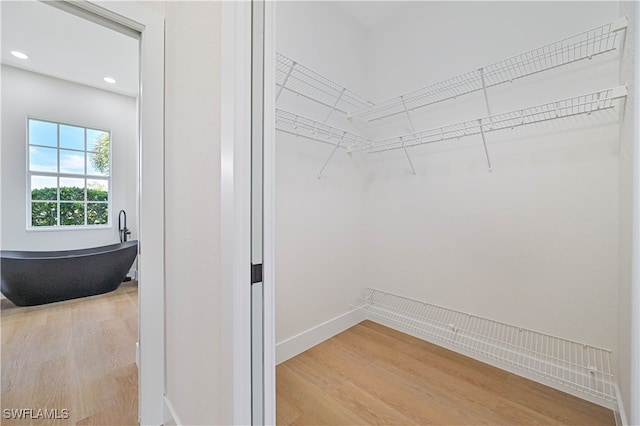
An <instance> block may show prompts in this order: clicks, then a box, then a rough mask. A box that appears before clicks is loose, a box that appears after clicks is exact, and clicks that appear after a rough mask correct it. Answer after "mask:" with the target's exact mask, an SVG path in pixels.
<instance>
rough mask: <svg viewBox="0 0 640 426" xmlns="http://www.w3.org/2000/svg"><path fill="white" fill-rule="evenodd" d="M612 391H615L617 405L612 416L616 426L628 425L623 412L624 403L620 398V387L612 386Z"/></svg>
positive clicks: (625, 414)
mask: <svg viewBox="0 0 640 426" xmlns="http://www.w3.org/2000/svg"><path fill="white" fill-rule="evenodd" d="M613 386H614V389H615V391H616V401H617V404H616V405H615V407H614V408H613V414H614V417H615V420H616V426H627V425H628V424H629V420H628V417H627V413H626V412H625V410H624V403H623V401H624V400H623V398H622V392H620V387H619V386H618V384H617V383H616V384H614V385H613Z"/></svg>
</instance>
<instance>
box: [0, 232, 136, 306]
mask: <svg viewBox="0 0 640 426" xmlns="http://www.w3.org/2000/svg"><path fill="white" fill-rule="evenodd" d="M137 254H138V241H135V240H134V241H127V242H124V243H120V244H113V245H109V246H103V247H96V248H90V249H83V250H68V251H47V252H44V251H40V252H38V251H9V250H2V254H1V262H2V263H1V264H0V275H1V276H2V294H4V295H5V296H6V298H7V299H9V300H10V301H12V302H13V303H15V304H16V305H18V306H33V305H42V304H45V303H53V302H59V301H61V300H69V299H76V298H78V297H85V296H94V295H96V294H102V293H107V292H110V291H113V290H115V289H117V288H118V286H120V284H121V283H122V281H123V280H124V278H125V277H126V276H127V272H129V269H130V268H131V265H132V264H133V261H134V260H135V258H136V255H137Z"/></svg>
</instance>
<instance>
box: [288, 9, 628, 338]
mask: <svg viewBox="0 0 640 426" xmlns="http://www.w3.org/2000/svg"><path fill="white" fill-rule="evenodd" d="M332 7H333V5H332V4H331V3H323V4H314V5H313V6H309V5H307V4H303V3H283V4H280V5H279V7H278V46H277V49H278V50H279V51H281V52H282V53H284V54H286V55H288V56H291V57H292V58H293V59H297V60H299V61H300V62H301V63H302V64H304V65H308V66H310V67H311V68H312V69H314V70H316V71H318V72H319V73H321V74H323V75H328V76H331V78H332V79H334V80H336V81H338V82H341V83H343V84H345V85H346V86H347V87H349V88H352V89H354V90H355V91H358V90H360V89H361V87H362V81H365V82H366V86H365V89H366V90H365V91H364V92H362V90H360V93H362V94H363V95H365V96H367V97H369V98H373V100H381V99H384V98H388V97H390V96H394V95H399V94H401V93H403V92H406V91H410V90H414V89H417V88H420V87H422V86H425V85H427V84H430V83H436V82H438V81H440V80H442V79H446V78H449V77H453V76H455V75H458V74H461V73H464V72H467V71H470V70H473V69H476V68H479V67H481V66H484V65H487V64H489V63H492V62H495V61H498V60H501V59H505V58H507V57H509V56H512V55H515V54H518V53H522V52H524V51H526V50H530V49H533V48H536V47H539V46H541V45H544V44H547V43H550V42H553V41H556V40H559V39H562V38H565V37H568V36H571V35H574V34H577V33H580V32H583V31H586V30H588V29H591V28H593V27H596V26H599V25H602V24H605V23H607V22H610V21H613V20H615V19H617V18H618V17H619V11H618V4H617V3H615V2H612V3H608V2H589V3H578V2H566V3H565V2H530V3H527V2H517V3H515V2H482V3H480V2H407V4H406V5H404V7H402V8H400V9H398V10H396V11H395V12H393V13H391V14H390V15H389V16H388V17H387V18H386V19H384V20H382V21H381V22H380V23H378V24H376V25H375V26H373V27H372V28H370V29H368V30H365V29H363V28H362V27H359V28H360V31H357V29H358V27H357V24H355V23H354V22H353V21H350V19H351V18H350V17H349V16H345V14H344V13H343V11H342V10H341V9H338V8H333V9H332ZM326 11H330V12H328V13H330V14H331V16H332V20H331V25H326V21H325V20H324V19H323V18H324V17H325V15H324V14H325V13H327V12H326ZM321 22H322V24H320V23H321ZM361 31H365V33H364V37H363V36H362V32H361ZM347 32H349V33H348V34H347ZM360 43H364V48H365V54H364V55H363V52H362V46H363V45H362V44H360ZM345 49H354V50H355V51H356V52H355V53H353V54H352V55H347V56H346V57H345V56H343V54H344V50H345ZM362 60H364V63H363V62H361V61H362ZM350 84H351V85H350ZM619 84H620V83H619V81H618V57H617V55H616V54H615V53H614V54H608V55H603V56H600V57H594V58H593V59H591V60H589V61H585V62H584V63H581V64H574V65H570V66H567V67H564V68H560V69H558V70H556V71H552V72H547V73H543V74H539V75H536V76H532V77H528V78H526V79H522V80H517V81H515V82H514V83H513V84H508V85H504V86H500V87H496V88H491V89H490V90H489V97H490V107H491V110H492V112H493V113H498V112H505V111H509V110H512V109H517V108H523V107H527V106H532V105H536V104H539V103H546V102H550V101H554V100H558V99H562V98H565V97H571V96H576V95H580V94H583V93H588V92H590V91H596V90H600V89H605V88H609V87H612V86H617V85H619ZM283 96H284V95H283ZM287 102H288V100H287V99H283V100H281V103H284V104H287ZM291 102H294V101H291ZM295 102H298V104H297V106H294V107H292V108H287V109H293V108H297V109H296V111H297V112H300V113H301V114H302V115H305V114H312V113H314V111H313V110H311V107H309V106H302V105H301V104H302V101H300V100H296V101H295ZM287 106H288V105H287ZM486 113H487V112H486V109H485V105H484V100H483V98H482V96H481V94H474V95H469V96H466V97H464V98H460V99H458V100H456V101H451V102H445V103H442V104H439V105H437V106H436V107H428V108H425V109H423V110H421V111H416V112H415V113H412V115H413V119H414V123H415V125H416V127H417V128H418V129H423V130H425V129H429V128H432V127H437V126H440V125H445V124H452V123H455V122H459V121H464V120H469V119H474V118H478V117H481V116H485V115H486ZM336 120H337V118H336ZM336 123H337V122H336ZM342 124H343V123H341V125H342ZM346 125H348V124H343V126H346ZM618 126H619V123H618V116H617V112H615V111H607V112H604V113H601V114H593V115H592V116H588V117H577V118H572V119H567V120H563V121H557V122H549V123H543V124H538V125H534V126H530V127H524V128H518V129H515V130H513V131H510V132H503V133H500V134H497V133H496V134H490V135H489V136H488V140H489V150H490V154H491V157H492V162H493V166H494V169H495V170H496V171H495V172H494V173H491V174H489V173H487V171H486V160H485V158H484V153H483V151H482V145H481V142H480V139H479V138H467V139H463V140H460V141H455V142H449V143H445V144H434V145H431V146H424V147H419V148H415V149H411V150H410V153H411V155H412V159H413V161H414V165H415V166H416V169H417V171H418V175H417V176H413V175H411V174H409V173H408V170H409V166H408V163H407V162H406V159H405V157H404V154H402V152H393V153H388V154H382V155H376V156H370V158H369V160H370V161H369V163H368V166H367V169H368V171H367V176H368V180H367V181H366V183H365V184H364V188H365V198H364V200H362V201H363V204H362V205H360V206H358V205H357V203H358V202H360V198H359V197H360V195H359V194H358V191H359V190H361V188H363V186H361V185H359V184H356V182H358V179H357V178H356V177H355V176H357V175H358V172H357V168H356V167H353V166H352V165H351V164H348V162H346V161H345V162H344V164H339V163H337V162H336V163H332V164H331V165H330V167H335V169H333V170H332V173H336V174H337V173H342V174H344V175H345V177H348V173H352V174H353V175H354V177H353V178H352V179H349V180H343V181H342V182H340V181H337V182H335V188H334V191H333V192H331V191H329V183H322V181H320V182H317V181H314V180H313V179H311V178H309V179H308V180H306V177H305V175H304V170H305V168H309V167H310V165H311V164H313V162H314V161H315V162H317V163H319V165H321V163H320V159H321V157H322V156H321V155H320V151H321V150H322V149H323V148H324V147H323V146H322V145H321V144H319V145H320V146H314V145H313V143H314V142H312V141H302V140H300V141H298V144H297V145H296V144H295V142H296V141H295V139H292V138H289V137H286V136H282V135H281V134H280V133H279V134H278V163H277V168H278V172H277V173H278V176H277V194H276V197H277V200H278V201H277V206H278V210H277V217H278V220H277V277H276V278H277V288H276V312H277V314H276V318H277V329H278V340H281V339H283V338H286V337H289V336H291V335H292V333H294V332H299V331H302V330H304V329H308V328H310V327H312V326H313V325H314V324H315V325H317V324H319V323H320V322H321V320H322V319H324V320H327V319H329V318H331V317H332V316H335V314H336V313H337V312H338V309H337V308H336V307H335V303H336V298H337V296H329V295H328V294H332V293H335V292H337V291H340V293H341V294H345V297H344V302H342V301H341V303H342V304H343V305H346V303H348V302H349V301H350V300H348V297H346V295H347V294H348V295H349V297H352V298H353V295H354V294H355V293H356V292H357V288H358V287H360V288H362V287H364V286H365V285H367V286H372V287H377V288H380V289H382V290H387V291H392V292H396V293H400V294H403V295H406V296H409V297H414V298H418V299H422V300H425V301H428V302H431V303H435V304H440V305H443V306H447V307H450V308H454V309H460V310H463V311H467V312H472V313H475V314H477V315H481V316H485V317H489V318H492V319H496V320H499V321H504V322H507V323H512V324H517V325H521V326H523V327H527V328H532V329H535V330H538V331H542V332H547V333H550V334H555V335H559V336H562V337H565V338H569V339H576V340H580V341H585V342H587V343H590V344H593V345H600V346H604V347H608V348H612V349H615V348H616V347H617V336H616V333H612V332H611V330H615V329H616V327H617V313H616V310H617V304H618V299H617V292H618V287H617V283H618V273H619V271H618V156H619V141H618V131H619V130H618V129H619V127H618ZM371 129H372V131H373V136H375V137H383V136H388V135H392V134H399V133H408V132H409V125H408V121H407V120H406V119H405V118H404V117H396V118H393V119H388V120H385V121H384V122H383V123H376V124H374V125H373V126H372V127H371ZM316 144H317V143H316ZM296 151H297V152H296ZM316 157H317V158H316ZM337 166H352V170H351V172H349V171H345V170H338V168H337ZM313 171H315V170H314V169H313V167H311V170H310V171H309V172H308V173H307V175H308V176H310V177H312V175H313ZM336 177H337V176H336ZM330 184H333V181H331V182H330ZM320 185H324V186H323V187H320ZM320 188H322V190H321V189H320ZM332 197H333V198H332ZM344 199H348V200H350V202H349V203H345V202H344ZM312 206H315V208H313V207H312ZM327 212H329V213H327ZM303 215H306V218H305V217H304V216H303ZM355 218H357V220H354V219H355ZM349 224H350V225H351V226H352V227H349ZM334 230H340V232H341V235H340V237H338V238H336V239H335V240H332V239H331V238H329V236H328V235H330V233H331V232H333V231H334ZM318 236H321V237H322V238H321V239H319V238H318ZM351 238H361V241H360V243H359V244H358V243H355V242H352V241H351ZM316 247H317V248H318V250H316ZM331 247H333V248H334V250H331ZM355 247H360V248H362V250H363V251H359V252H357V253H354V252H353V249H354V248H355ZM345 249H346V250H345ZM345 255H347V256H348V258H349V259H352V266H354V267H355V270H353V271H351V270H349V272H347V275H345V272H346V270H345V271H341V270H340V269H339V268H341V267H342V264H341V266H339V267H335V266H329V265H333V264H332V263H331V260H332V259H333V257H335V258H337V259H341V260H342V259H344V256H345ZM348 263H349V262H346V261H345V262H344V265H347V264H348ZM320 267H324V269H322V270H321V272H320V271H319V268H320ZM305 268H306V269H305ZM316 271H319V272H318V273H321V274H322V276H321V277H320V278H316V277H317V275H318V273H316ZM341 276H342V277H345V278H346V279H344V278H343V279H340V278H339V277H341ZM343 280H344V281H343ZM345 281H346V282H349V283H350V284H349V285H348V286H345V285H344V284H343V282H345ZM335 283H340V284H339V286H336V285H335ZM340 287H341V288H342V289H341V290H339V288H340ZM320 289H322V290H320ZM351 300H353V299H351Z"/></svg>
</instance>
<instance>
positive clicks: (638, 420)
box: [626, 2, 640, 425]
mask: <svg viewBox="0 0 640 426" xmlns="http://www.w3.org/2000/svg"><path fill="white" fill-rule="evenodd" d="M634 6H635V16H634V20H635V23H634V26H635V28H636V30H637V29H638V22H640V7H639V6H638V3H637V2H636V3H634ZM634 46H635V52H633V55H634V57H635V63H634V67H635V69H634V78H633V80H634V81H633V82H632V87H633V90H634V102H635V111H636V116H635V117H634V124H633V139H634V140H633V186H632V188H633V189H632V190H633V207H632V208H633V214H632V217H633V225H632V229H633V234H632V246H631V259H632V272H631V342H630V348H631V354H630V355H631V395H630V398H629V400H630V401H631V406H630V407H626V408H627V409H628V410H629V414H628V415H629V417H628V420H629V421H630V424H633V425H640V140H639V139H640V123H639V122H640V120H639V119H638V116H637V114H638V103H639V102H640V64H638V58H639V57H640V43H638V40H637V39H636V40H635V45H634Z"/></svg>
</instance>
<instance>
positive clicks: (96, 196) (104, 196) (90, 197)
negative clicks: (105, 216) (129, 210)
mask: <svg viewBox="0 0 640 426" xmlns="http://www.w3.org/2000/svg"><path fill="white" fill-rule="evenodd" d="M87 201H109V192H108V191H102V190H100V189H90V188H87Z"/></svg>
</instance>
